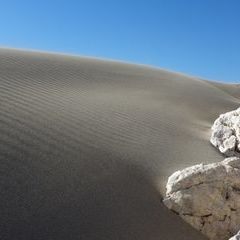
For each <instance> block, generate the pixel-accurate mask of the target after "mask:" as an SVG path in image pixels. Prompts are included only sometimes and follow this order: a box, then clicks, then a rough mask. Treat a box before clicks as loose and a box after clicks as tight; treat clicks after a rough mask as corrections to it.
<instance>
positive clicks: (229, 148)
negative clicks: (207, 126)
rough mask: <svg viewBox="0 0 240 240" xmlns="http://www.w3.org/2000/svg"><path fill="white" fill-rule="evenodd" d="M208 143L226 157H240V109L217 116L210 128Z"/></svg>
mask: <svg viewBox="0 0 240 240" xmlns="http://www.w3.org/2000/svg"><path fill="white" fill-rule="evenodd" d="M210 142H211V143H212V144H213V145H214V146H215V147H216V148H218V149H219V150H220V152H221V153H223V154H225V155H226V156H238V157H240V144H239V143H240V108H238V109H237V110H234V111H231V112H228V113H225V114H221V115H220V116H219V118H218V119H217V120H216V121H215V122H214V124H213V126H212V135H211V139H210Z"/></svg>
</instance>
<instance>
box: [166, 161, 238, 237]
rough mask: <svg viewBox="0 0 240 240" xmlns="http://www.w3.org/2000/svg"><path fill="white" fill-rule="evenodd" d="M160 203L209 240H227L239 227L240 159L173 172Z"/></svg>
mask: <svg viewBox="0 0 240 240" xmlns="http://www.w3.org/2000/svg"><path fill="white" fill-rule="evenodd" d="M163 202H164V204H165V205H166V206H167V207H168V208H170V209H171V210H173V211H174V212H175V213H177V214H179V215H180V216H181V217H182V218H183V219H184V220H185V221H187V222H188V223H190V224H191V225H192V226H193V227H195V228H196V229H198V230H200V231H201V232H202V233H203V234H205V235H206V236H208V238H209V239H211V240H217V239H218V240H226V239H229V238H230V237H231V236H233V235H234V234H236V233H237V231H238V230H239V227H240V158H237V157H231V158H227V159H225V160H224V161H222V162H219V163H213V164H207V165H204V164H199V165H196V166H192V167H189V168H186V169H184V170H182V171H177V172H175V173H174V174H173V175H171V176H170V177H169V179H168V183H167V192H166V198H165V199H164V201H163Z"/></svg>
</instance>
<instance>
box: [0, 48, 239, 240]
mask: <svg viewBox="0 0 240 240" xmlns="http://www.w3.org/2000/svg"><path fill="white" fill-rule="evenodd" d="M238 89H239V86H237V85H227V84H220V83H212V82H209V81H204V80H201V79H198V78H194V77H189V76H186V75H183V74H178V73H172V72H168V71H165V70H161V69H156V68H151V67H147V66H141V65H133V64H126V63H120V62H113V61H105V60H98V59H90V58H80V57H73V56H64V55H59V54H49V53H38V52H27V51H19V50H11V49H1V50H0V113H1V114H0V171H1V175H0V192H1V201H0V239H4V240H15V239H16V240H21V239H24V240H28V239H30V240H38V239H39V240H43V239H44V240H55V239H56V240H75V239H86V240H88V239H97V240H102V239H104V240H105V239H108V240H109V239H110V240H117V239H124V240H126V239H131V240H133V239H138V240H160V239H164V240H172V239H175V240H188V239H189V240H190V239H191V240H192V239H195V240H196V239H205V238H204V237H203V236H202V235H201V234H200V233H198V232H197V231H195V230H194V229H192V227H190V226H189V225H188V224H186V223H185V222H183V220H182V219H180V218H179V217H178V216H176V215H175V214H173V213H171V212H170V211H169V210H168V209H166V207H165V206H163V204H162V203H161V198H162V195H163V194H164V193H165V184H166V181H167V177H168V176H169V175H171V174H172V173H173V172H174V171H175V170H177V169H181V168H184V167H187V166H191V165H194V164H198V163H200V162H204V163H210V162H216V161H221V160H223V157H222V156H221V155H220V154H219V153H218V152H217V151H216V150H215V149H214V148H213V147H212V146H211V145H210V143H209V135H210V126H211V125H212V123H213V121H214V120H215V119H216V118H217V116H218V115H219V114H220V113H223V112H227V111H230V110H232V109H235V108H237V107H238V106H239V98H240V93H239V92H240V91H238Z"/></svg>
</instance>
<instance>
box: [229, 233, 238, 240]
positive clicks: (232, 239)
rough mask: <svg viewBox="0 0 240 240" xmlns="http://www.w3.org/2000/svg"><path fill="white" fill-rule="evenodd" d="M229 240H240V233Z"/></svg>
mask: <svg viewBox="0 0 240 240" xmlns="http://www.w3.org/2000/svg"><path fill="white" fill-rule="evenodd" d="M229 240H240V231H239V232H238V233H237V234H236V235H235V236H233V237H231V238H230V239H229Z"/></svg>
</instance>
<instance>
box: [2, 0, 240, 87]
mask: <svg viewBox="0 0 240 240" xmlns="http://www.w3.org/2000/svg"><path fill="white" fill-rule="evenodd" d="M0 46H7V47H14V48H29V49H37V50H45V51H57V52H63V53H70V54H79V55H87V56H96V57H103V58H110V59H119V60H125V61H130V62H136V63H143V64H150V65H155V66H159V67H161V68H167V69H170V70H174V71H178V72H184V73H187V74H190V75H196V76H200V77H203V78H207V79H212V80H221V81H229V82H239V83H240V1H239V0H144V1H142V0H138V1H137V0H132V1H131V0H121V1H113V0H98V1H97V0H86V1H81V0H78V1H77V0H76V1H73V0H68V1H66V0H65V1H61V0H58V1H54V0H52V1H51V0H41V1H33V0H32V1H24V0H22V1H17V0H15V1H11V0H8V1H1V2H0Z"/></svg>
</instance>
